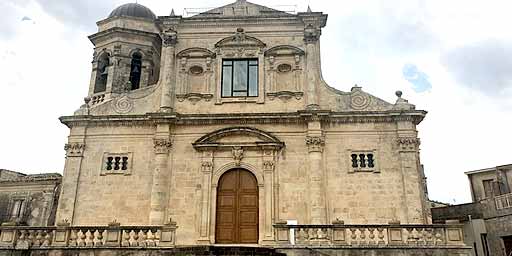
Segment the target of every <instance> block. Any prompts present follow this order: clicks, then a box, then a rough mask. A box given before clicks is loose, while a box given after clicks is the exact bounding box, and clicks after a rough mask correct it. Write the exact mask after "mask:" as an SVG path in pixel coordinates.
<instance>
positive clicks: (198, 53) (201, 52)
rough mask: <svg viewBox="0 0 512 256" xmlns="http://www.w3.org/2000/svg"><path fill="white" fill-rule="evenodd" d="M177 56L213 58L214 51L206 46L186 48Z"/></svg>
mask: <svg viewBox="0 0 512 256" xmlns="http://www.w3.org/2000/svg"><path fill="white" fill-rule="evenodd" d="M176 56H177V57H178V58H183V57H185V58H207V57H210V58H215V53H214V52H212V51H210V50H208V49H206V48H199V47H193V48H187V49H185V50H183V51H181V52H179V53H178V54H177V55H176Z"/></svg>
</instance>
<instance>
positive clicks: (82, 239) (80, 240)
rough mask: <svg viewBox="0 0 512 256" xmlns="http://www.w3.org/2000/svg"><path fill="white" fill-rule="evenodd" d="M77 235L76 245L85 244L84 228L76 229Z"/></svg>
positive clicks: (81, 245)
mask: <svg viewBox="0 0 512 256" xmlns="http://www.w3.org/2000/svg"><path fill="white" fill-rule="evenodd" d="M86 232H87V231H86ZM77 236H78V238H77V245H78V247H83V246H85V245H86V243H85V238H86V235H85V232H84V230H82V229H79V231H78V235H77Z"/></svg>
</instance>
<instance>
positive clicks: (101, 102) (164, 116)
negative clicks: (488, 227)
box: [57, 0, 430, 245]
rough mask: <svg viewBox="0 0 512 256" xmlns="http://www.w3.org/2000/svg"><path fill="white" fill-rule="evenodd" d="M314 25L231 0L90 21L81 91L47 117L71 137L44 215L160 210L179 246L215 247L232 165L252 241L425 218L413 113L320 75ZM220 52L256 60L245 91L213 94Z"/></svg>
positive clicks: (102, 217) (220, 71) (74, 220)
mask: <svg viewBox="0 0 512 256" xmlns="http://www.w3.org/2000/svg"><path fill="white" fill-rule="evenodd" d="M326 20H327V15H326V14H323V13H321V12H311V11H310V10H309V11H308V12H299V13H297V14H289V13H285V12H280V11H276V10H273V9H270V8H267V7H263V6H260V5H256V4H252V3H249V2H246V1H243V0H238V1H237V2H235V3H233V4H230V5H227V6H224V7H220V8H217V9H213V10H210V11H208V12H205V13H201V14H198V15H195V16H192V17H181V16H175V15H171V16H164V17H158V18H156V19H153V18H151V17H133V16H130V15H120V16H115V15H114V16H111V17H109V18H107V19H104V20H101V21H99V22H98V23H97V24H98V33H96V34H94V35H91V36H90V37H89V38H90V39H91V41H92V42H93V44H94V46H95V53H94V57H93V67H92V75H91V83H90V89H89V95H88V96H87V97H86V98H85V104H84V105H82V106H81V107H80V109H79V110H77V111H76V112H75V114H74V115H73V116H64V117H61V119H60V120H61V121H62V122H63V123H64V124H65V125H67V126H68V127H69V128H70V135H69V141H68V144H66V147H65V149H66V164H65V168H64V179H63V185H62V193H61V200H60V202H59V207H58V212H57V219H58V220H59V221H63V220H67V221H68V222H69V223H70V224H71V225H72V226H73V225H74V226H77V225H82V226H83V225H106V224H108V223H110V222H112V221H113V220H115V221H117V222H120V223H121V224H122V225H162V224H164V223H166V222H168V221H169V220H170V219H172V220H173V221H176V222H177V223H178V225H179V228H178V229H177V230H176V237H177V239H176V244H177V245H197V244H215V243H216V232H215V231H216V217H217V216H216V209H217V205H216V204H217V202H218V198H217V190H218V189H219V180H220V179H221V177H222V175H223V174H224V173H226V172H229V171H230V170H233V169H243V170H246V171H248V172H250V173H251V174H252V175H253V176H254V177H255V178H256V180H257V187H258V191H259V192H258V201H257V208H258V216H257V223H258V244H272V243H273V242H274V241H275V239H276V237H275V229H274V224H276V223H278V222H280V221H283V220H284V221H286V220H294V221H297V223H298V224H324V225H325V224H331V223H332V222H333V221H337V220H343V221H344V222H345V223H347V224H388V223H389V222H393V223H402V224H429V223H430V214H429V206H428V203H427V200H426V196H425V192H426V191H425V189H424V185H423V178H424V177H423V174H422V171H421V168H420V159H419V145H420V141H419V138H418V134H417V131H416V125H418V124H419V123H420V122H421V121H422V120H423V118H424V117H425V114H426V112H425V111H423V110H416V109H415V107H414V105H412V104H409V103H408V102H407V100H405V99H404V98H402V95H401V92H397V93H396V94H397V97H398V99H397V100H396V102H395V103H388V102H385V101H383V100H381V99H379V98H377V97H375V96H373V95H370V94H368V93H366V92H364V91H363V90H362V88H361V87H357V86H355V87H353V88H351V89H350V91H348V92H343V91H339V90H336V89H334V88H332V87H330V86H328V85H327V84H326V83H325V82H324V81H323V79H322V76H321V68H320V42H319V40H320V35H321V31H322V28H323V27H324V26H325V25H326ZM228 60H231V61H232V60H238V61H242V60H248V61H249V62H250V63H256V64H249V65H253V66H254V67H256V68H255V70H254V74H257V75H256V76H252V77H251V76H250V75H247V76H248V77H250V78H248V80H251V81H256V82H255V84H256V87H252V88H248V89H247V88H246V90H252V91H250V92H247V93H248V94H247V95H245V96H239V97H236V96H235V97H231V96H229V97H226V96H225V95H224V93H225V92H224V91H223V90H224V89H226V88H227V85H224V84H225V83H228V82H225V81H224V80H223V79H224V78H223V77H227V76H228V73H227V71H226V70H225V69H224V67H223V66H225V65H226V64H225V62H226V61H228ZM233 65H234V64H233ZM232 72H233V71H232ZM251 72H253V71H251ZM242 73H243V72H242ZM229 74H231V73H229ZM244 74H245V73H244ZM231 76H232V77H233V75H231ZM235 80H236V78H235ZM240 83H241V82H240ZM248 83H250V84H253V85H254V82H250V81H249V82H248ZM233 86H235V85H233ZM246 86H249V87H250V86H251V85H246ZM231 89H232V92H231V93H233V91H234V89H233V88H231ZM249 94H252V95H250V96H248V95H249Z"/></svg>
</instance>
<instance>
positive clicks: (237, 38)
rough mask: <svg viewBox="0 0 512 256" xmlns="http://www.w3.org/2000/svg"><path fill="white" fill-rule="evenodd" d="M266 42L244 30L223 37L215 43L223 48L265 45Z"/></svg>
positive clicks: (260, 46)
mask: <svg viewBox="0 0 512 256" xmlns="http://www.w3.org/2000/svg"><path fill="white" fill-rule="evenodd" d="M265 46H266V45H265V43H263V42H262V41H261V40H259V39H258V38H256V37H252V36H248V35H246V34H245V33H244V32H243V30H241V31H239V32H237V33H236V34H235V35H233V36H228V37H226V38H223V39H221V40H220V41H218V42H217V43H216V44H215V47H218V48H223V47H258V48H263V47H265Z"/></svg>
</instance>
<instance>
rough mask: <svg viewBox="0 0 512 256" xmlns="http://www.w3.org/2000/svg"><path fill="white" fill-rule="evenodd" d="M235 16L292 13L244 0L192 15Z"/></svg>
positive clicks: (284, 14) (283, 14)
mask: <svg viewBox="0 0 512 256" xmlns="http://www.w3.org/2000/svg"><path fill="white" fill-rule="evenodd" d="M235 16H292V14H289V13H286V12H283V11H279V10H276V9H272V8H269V7H266V6H263V5H259V4H254V3H251V2H247V1H245V0H238V1H236V2H234V3H231V4H228V5H224V6H221V7H217V8H214V9H212V10H209V11H206V12H203V13H200V14H197V15H194V16H193V17H235Z"/></svg>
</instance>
